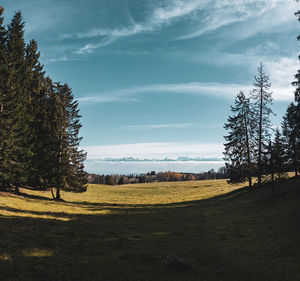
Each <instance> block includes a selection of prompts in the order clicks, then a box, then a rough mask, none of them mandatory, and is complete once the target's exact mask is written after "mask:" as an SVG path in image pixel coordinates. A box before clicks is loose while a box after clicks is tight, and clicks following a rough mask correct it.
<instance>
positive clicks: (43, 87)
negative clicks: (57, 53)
mask: <svg viewBox="0 0 300 281" xmlns="http://www.w3.org/2000/svg"><path fill="white" fill-rule="evenodd" d="M3 12H4V9H3V8H2V7H1V6H0V185H1V186H2V187H3V188H14V189H15V190H16V192H19V187H21V186H23V187H25V186H30V187H34V188H38V189H48V188H51V190H52V188H56V195H54V193H53V197H54V198H56V199H60V190H66V191H75V192H82V191H85V190H86V183H87V176H86V173H85V172H84V160H85V158H86V154H85V153H84V151H82V150H80V149H79V144H80V141H81V138H80V137H79V130H80V128H81V123H80V117H81V116H80V114H79V109H78V102H77V101H75V100H74V96H73V94H72V90H71V88H70V87H69V86H68V85H67V84H61V83H54V82H52V80H51V79H50V78H49V77H46V76H45V72H44V70H43V65H42V64H41V63H40V61H39V57H40V53H39V51H38V43H37V42H36V41H35V40H31V41H30V43H29V44H26V43H25V40H24V22H23V20H22V14H21V12H17V13H16V14H15V15H14V17H13V19H12V20H11V23H10V24H9V25H8V27H7V28H6V27H5V26H4V24H3Z"/></svg>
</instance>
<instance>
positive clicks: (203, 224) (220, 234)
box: [0, 179, 300, 281]
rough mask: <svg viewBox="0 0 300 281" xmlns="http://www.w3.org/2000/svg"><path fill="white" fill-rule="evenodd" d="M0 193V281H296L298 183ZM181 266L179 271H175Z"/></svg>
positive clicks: (299, 265)
mask: <svg viewBox="0 0 300 281" xmlns="http://www.w3.org/2000/svg"><path fill="white" fill-rule="evenodd" d="M275 191H276V196H275V197H272V196H271V188H270V187H268V186H267V187H265V188H263V189H259V190H254V191H253V190H249V189H247V188H243V186H238V185H237V186H232V185H228V184H227V183H226V181H224V180H211V181H196V182H195V181H194V182H173V183H170V182H168V183H155V184H137V185H123V186H104V185H90V186H89V187H88V191H87V192H86V193H83V194H73V193H62V198H63V199H64V200H65V201H64V202H55V201H53V200H51V194H50V192H38V191H31V190H25V189H21V192H22V195H14V194H13V193H0V280H1V281H2V280H3V281H4V280H11V281H27V280H28V281H31V280H49V281H54V280H58V281H65V280H82V281H85V280H108V281H109V280H116V281H120V280H130V281H143V280H145V281H146V280H156V281H164V280H216V281H221V280H228V281H229V280H231V281H239V280H241V281H243V280H249V281H250V280H258V281H260V280H262V281H263V280H266V281H268V280H280V281H286V280H291V281H297V280H300V238H299V237H300V223H299V219H300V182H299V180H296V179H290V180H289V181H287V182H286V183H282V184H277V186H276V187H275ZM185 263H186V264H185Z"/></svg>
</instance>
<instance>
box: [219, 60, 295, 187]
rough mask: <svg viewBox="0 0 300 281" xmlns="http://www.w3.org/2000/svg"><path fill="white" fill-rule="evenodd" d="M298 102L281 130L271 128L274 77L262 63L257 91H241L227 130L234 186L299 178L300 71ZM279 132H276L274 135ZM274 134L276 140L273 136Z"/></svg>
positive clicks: (233, 107) (256, 84) (285, 118)
mask: <svg viewBox="0 0 300 281" xmlns="http://www.w3.org/2000/svg"><path fill="white" fill-rule="evenodd" d="M295 78H296V81H295V82H292V84H293V85H294V86H296V91H295V103H294V102H292V103H291V104H290V105H289V106H288V108H287V110H286V114H285V116H284V117H283V121H282V125H281V131H280V130H279V128H277V129H276V130H275V131H274V129H273V128H272V127H271V122H270V115H271V114H273V112H272V109H271V107H270V106H271V104H272V93H271V92H270V91H269V90H270V87H271V83H270V78H269V76H268V75H267V74H266V73H265V72H264V70H263V66H262V64H260V66H259V67H258V74H257V75H256V76H255V81H254V89H253V90H252V91H251V92H250V97H246V96H245V94H244V93H243V92H240V93H239V94H238V95H237V97H236V99H235V104H234V106H232V107H231V111H232V112H233V115H232V116H229V118H228V121H227V123H226V124H225V129H226V130H227V131H228V135H227V136H225V137H224V138H225V140H226V141H227V142H226V143H225V152H224V155H225V158H224V160H225V161H226V166H227V168H228V171H229V177H230V182H231V183H238V182H245V181H246V180H248V182H249V186H250V187H251V185H252V177H257V184H258V186H260V185H261V183H262V179H265V180H271V181H272V182H273V181H275V180H276V179H281V178H283V177H285V176H286V174H287V172H288V171H294V172H295V175H296V176H297V175H298V172H299V168H300V165H299V164H300V95H299V93H300V70H299V71H298V73H297V74H296V75H295ZM274 132H275V133H274ZM273 133H274V138H273V139H272V135H273Z"/></svg>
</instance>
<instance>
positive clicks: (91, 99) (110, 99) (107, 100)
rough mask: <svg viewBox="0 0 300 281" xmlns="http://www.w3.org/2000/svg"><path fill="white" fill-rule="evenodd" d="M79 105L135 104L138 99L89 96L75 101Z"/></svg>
mask: <svg viewBox="0 0 300 281" xmlns="http://www.w3.org/2000/svg"><path fill="white" fill-rule="evenodd" d="M77 100H78V101H79V102H80V103H81V104H82V103H83V104H84V103H110V102H137V101H138V99H136V98H130V97H119V96H90V97H82V98H78V99H77Z"/></svg>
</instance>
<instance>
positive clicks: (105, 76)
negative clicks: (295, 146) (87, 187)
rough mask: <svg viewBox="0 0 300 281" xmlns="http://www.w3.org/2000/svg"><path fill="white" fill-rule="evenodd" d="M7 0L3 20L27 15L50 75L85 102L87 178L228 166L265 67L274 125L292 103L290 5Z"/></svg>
mask: <svg viewBox="0 0 300 281" xmlns="http://www.w3.org/2000/svg"><path fill="white" fill-rule="evenodd" d="M1 3H2V4H1V5H3V6H4V8H5V16H6V22H7V23H8V21H9V20H10V18H11V17H12V15H13V13H14V12H15V11H17V10H18V9H20V10H21V11H22V12H23V17H24V20H25V22H26V34H25V37H26V40H27V41H29V40H30V39H31V38H34V39H36V40H37V41H38V42H39V47H40V51H41V61H42V63H43V64H44V65H45V70H46V71H47V73H48V75H49V76H50V77H51V78H52V79H54V80H56V81H62V82H67V83H69V85H70V86H71V87H72V89H73V92H74V95H75V97H76V99H78V100H79V101H80V109H81V113H82V115H83V117H82V124H83V128H82V130H81V134H82V136H83V137H84V139H83V141H82V146H83V147H84V148H85V149H86V150H87V151H88V159H89V161H88V162H87V168H88V170H90V171H92V170H93V171H98V172H101V171H102V170H105V168H103V169H102V167H104V166H102V167H101V165H104V163H101V160H100V159H104V158H122V157H135V158H147V159H153V158H154V159H162V158H165V157H168V158H172V159H177V157H180V156H189V157H200V158H211V157H217V158H222V150H223V147H222V143H223V141H224V140H223V135H224V134H226V132H225V131H224V129H223V124H224V122H226V119H227V116H228V114H229V113H230V104H232V103H233V100H234V97H235V96H236V95H237V94H238V92H239V91H240V90H244V91H245V92H246V93H248V92H249V91H250V89H251V87H252V82H253V76H254V74H255V72H256V68H257V66H258V64H259V63H260V62H262V63H263V64H264V65H265V70H266V72H267V73H268V74H269V75H270V77H271V81H272V84H273V86H272V91H273V97H274V105H273V109H274V111H275V112H276V114H277V116H276V117H274V118H273V123H274V125H275V126H277V125H279V124H280V121H281V118H282V115H283V114H284V111H285V109H286V106H287V105H288V103H289V102H291V101H292V100H293V88H292V87H291V86H290V83H291V81H292V80H293V74H294V73H295V72H296V69H297V68H298V66H299V65H298V60H297V56H298V50H299V45H298V43H297V41H296V37H297V35H298V34H299V25H298V22H297V19H296V17H295V16H294V15H293V13H294V12H295V11H296V10H297V9H298V8H299V3H298V4H297V3H296V2H295V1H293V0H244V1H242V0H231V1H229V0H224V1H217V0H159V1H158V0H151V1H142V0H85V1H79V0H76V1H75V0H48V1H45V0H26V1H24V0H4V1H3V0H2V1H1ZM96 166H97V168H95V167H96ZM171 168H172V167H170V169H171ZM166 169H167V168H166ZM180 169H182V168H180ZM118 171H122V169H121V170H118ZM118 171H117V172H118ZM132 172H134V171H132Z"/></svg>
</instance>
